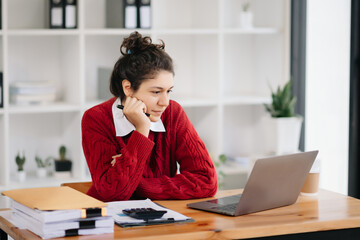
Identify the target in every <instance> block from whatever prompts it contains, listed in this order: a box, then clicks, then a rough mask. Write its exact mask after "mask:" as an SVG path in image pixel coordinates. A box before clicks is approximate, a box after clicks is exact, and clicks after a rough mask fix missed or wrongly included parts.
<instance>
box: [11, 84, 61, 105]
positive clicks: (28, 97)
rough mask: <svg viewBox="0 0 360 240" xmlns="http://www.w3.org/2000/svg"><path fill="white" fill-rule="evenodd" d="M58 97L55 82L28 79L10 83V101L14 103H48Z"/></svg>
mask: <svg viewBox="0 0 360 240" xmlns="http://www.w3.org/2000/svg"><path fill="white" fill-rule="evenodd" d="M55 99H56V86H55V84H54V83H53V82H44V81H27V82H14V83H12V84H10V101H11V102H12V103H14V104H26V105H28V104H46V103H51V102H54V101H55Z"/></svg>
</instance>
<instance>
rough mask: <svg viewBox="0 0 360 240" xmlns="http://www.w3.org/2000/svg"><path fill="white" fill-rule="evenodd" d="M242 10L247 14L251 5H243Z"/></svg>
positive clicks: (247, 3) (246, 3)
mask: <svg viewBox="0 0 360 240" xmlns="http://www.w3.org/2000/svg"><path fill="white" fill-rule="evenodd" d="M241 8H242V10H243V12H247V11H248V10H249V8H250V3H249V2H245V3H244V4H242V5H241Z"/></svg>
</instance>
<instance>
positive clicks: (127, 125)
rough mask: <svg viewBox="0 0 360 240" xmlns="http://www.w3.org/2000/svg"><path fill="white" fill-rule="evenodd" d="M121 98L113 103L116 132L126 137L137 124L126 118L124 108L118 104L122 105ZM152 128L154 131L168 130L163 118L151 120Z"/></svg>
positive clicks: (118, 135) (117, 134)
mask: <svg viewBox="0 0 360 240" xmlns="http://www.w3.org/2000/svg"><path fill="white" fill-rule="evenodd" d="M120 104H121V101H120V98H117V99H116V100H115V102H114V103H113V105H112V114H113V120H114V125H115V132H116V136H117V137H124V136H126V135H128V134H129V133H131V132H132V131H134V130H136V128H135V126H134V125H133V124H132V123H131V122H130V121H129V120H128V119H127V118H126V116H125V115H124V113H123V111H122V109H119V108H118V107H117V105H120ZM150 130H151V131H153V132H166V130H165V127H164V124H163V122H162V121H161V119H159V121H157V122H150Z"/></svg>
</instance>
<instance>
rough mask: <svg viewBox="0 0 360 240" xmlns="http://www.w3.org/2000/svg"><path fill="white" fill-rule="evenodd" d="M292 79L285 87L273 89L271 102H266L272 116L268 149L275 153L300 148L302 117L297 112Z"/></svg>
mask: <svg viewBox="0 0 360 240" xmlns="http://www.w3.org/2000/svg"><path fill="white" fill-rule="evenodd" d="M291 84H292V82H291V80H290V81H288V82H287V83H286V84H285V86H284V87H283V88H281V87H280V86H279V87H278V88H277V91H276V92H274V91H271V92H272V93H271V98H272V103H271V104H264V105H265V109H266V110H267V111H268V112H269V113H270V115H271V118H270V121H269V122H268V123H267V133H268V139H267V146H268V149H267V150H268V151H271V152H272V153H275V154H286V153H294V152H297V151H298V149H299V140H300V132H301V124H302V120H303V119H302V117H301V116H299V115H297V114H295V104H296V97H295V96H293V95H292V91H291Z"/></svg>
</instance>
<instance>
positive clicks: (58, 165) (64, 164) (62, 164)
mask: <svg viewBox="0 0 360 240" xmlns="http://www.w3.org/2000/svg"><path fill="white" fill-rule="evenodd" d="M71 166H72V162H71V161H70V160H55V171H56V172H70V171H71Z"/></svg>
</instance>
